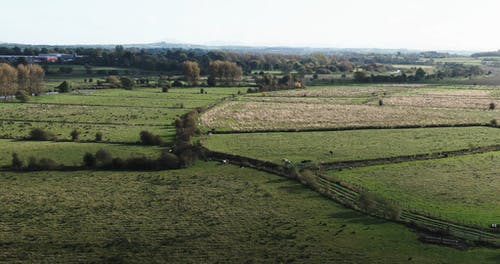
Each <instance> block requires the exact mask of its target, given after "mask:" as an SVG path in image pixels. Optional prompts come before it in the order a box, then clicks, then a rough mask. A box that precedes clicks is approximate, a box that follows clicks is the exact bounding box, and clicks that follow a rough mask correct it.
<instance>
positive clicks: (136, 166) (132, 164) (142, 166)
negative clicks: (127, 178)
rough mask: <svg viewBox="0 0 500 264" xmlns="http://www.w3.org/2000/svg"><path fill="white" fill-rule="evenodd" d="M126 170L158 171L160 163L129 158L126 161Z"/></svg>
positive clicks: (142, 158) (146, 159)
mask: <svg viewBox="0 0 500 264" xmlns="http://www.w3.org/2000/svg"><path fill="white" fill-rule="evenodd" d="M125 168H126V169H130V170H156V169H158V162H157V161H156V160H152V159H149V158H146V157H135V158H129V159H127V160H126V161H125Z"/></svg>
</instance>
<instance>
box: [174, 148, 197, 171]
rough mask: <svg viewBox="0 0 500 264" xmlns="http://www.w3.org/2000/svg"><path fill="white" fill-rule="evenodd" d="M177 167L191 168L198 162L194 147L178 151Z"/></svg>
mask: <svg viewBox="0 0 500 264" xmlns="http://www.w3.org/2000/svg"><path fill="white" fill-rule="evenodd" d="M178 156H179V165H180V166H181V167H184V168H187V167H190V166H193V165H194V164H195V163H196V161H197V160H198V152H197V151H196V149H195V148H194V147H189V148H185V149H182V150H180V151H179V154H178Z"/></svg>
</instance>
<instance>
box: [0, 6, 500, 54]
mask: <svg viewBox="0 0 500 264" xmlns="http://www.w3.org/2000/svg"><path fill="white" fill-rule="evenodd" d="M0 10H1V12H0V14H1V15H0V42H15V43H30V44H118V43H121V44H126V43H151V42H158V41H168V42H182V43H193V44H245V45H286V46H311V47H338V48H408V49H422V50H498V49H500V32H498V31H497V25H498V17H500V15H499V12H500V1H498V0H496V1H495V0H476V1H452V0H420V1H415V0H399V1H397V0H372V1H369V0H350V1H349V0H340V1H337V0H330V1H328V0H307V1H306V0H245V1H243V0H232V1H231V0H166V1H161V0H141V1H137V0H85V1H83V0H80V1H79V0H43V1H40V0H23V1H21V0H16V1H2V3H1V5H0Z"/></svg>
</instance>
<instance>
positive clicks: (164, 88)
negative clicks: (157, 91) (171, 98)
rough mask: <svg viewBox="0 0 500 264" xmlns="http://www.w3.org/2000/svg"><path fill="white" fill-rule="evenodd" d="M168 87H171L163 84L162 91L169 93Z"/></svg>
mask: <svg viewBox="0 0 500 264" xmlns="http://www.w3.org/2000/svg"><path fill="white" fill-rule="evenodd" d="M168 89H169V88H168V87H166V86H163V87H162V88H161V92H162V93H168Z"/></svg>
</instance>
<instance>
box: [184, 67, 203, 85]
mask: <svg viewBox="0 0 500 264" xmlns="http://www.w3.org/2000/svg"><path fill="white" fill-rule="evenodd" d="M182 72H183V73H184V78H186V81H187V82H189V84H190V85H192V86H196V85H198V81H199V80H200V66H199V65H198V63H197V62H194V61H185V62H184V63H182Z"/></svg>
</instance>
